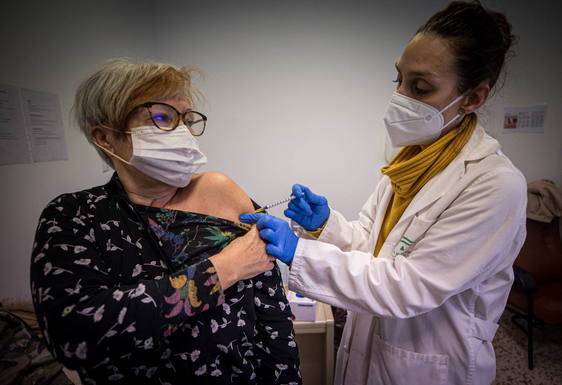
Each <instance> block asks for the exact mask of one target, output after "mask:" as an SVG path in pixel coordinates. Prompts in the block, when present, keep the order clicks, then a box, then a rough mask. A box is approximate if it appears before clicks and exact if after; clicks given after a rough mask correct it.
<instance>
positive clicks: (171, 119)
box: [129, 102, 207, 136]
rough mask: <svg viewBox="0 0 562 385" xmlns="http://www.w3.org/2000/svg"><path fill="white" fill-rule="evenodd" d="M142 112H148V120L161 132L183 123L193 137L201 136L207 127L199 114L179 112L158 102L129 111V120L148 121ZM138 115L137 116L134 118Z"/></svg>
mask: <svg viewBox="0 0 562 385" xmlns="http://www.w3.org/2000/svg"><path fill="white" fill-rule="evenodd" d="M143 112H148V115H149V117H150V120H151V121H152V123H154V125H155V126H156V127H157V128H159V129H160V130H162V131H173V130H175V129H176V127H178V126H179V124H180V121H181V122H183V123H184V124H185V125H186V126H187V128H188V129H189V131H190V132H191V134H192V135H193V136H201V135H203V132H205V127H206V126H207V117H206V116H205V115H203V114H202V113H200V112H197V111H193V110H187V111H185V112H184V113H181V112H179V111H178V110H176V109H175V107H174V106H171V105H169V104H166V103H160V102H148V103H143V104H140V105H138V106H136V107H134V108H133V109H132V110H131V113H130V114H129V116H130V117H131V118H137V119H144V120H148V118H149V117H147V116H144V114H143ZM137 114H138V116H136V115H137Z"/></svg>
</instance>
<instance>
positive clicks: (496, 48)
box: [416, 1, 515, 93]
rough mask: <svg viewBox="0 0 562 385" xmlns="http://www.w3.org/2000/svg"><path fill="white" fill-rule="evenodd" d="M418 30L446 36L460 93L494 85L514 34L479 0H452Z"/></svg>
mask: <svg viewBox="0 0 562 385" xmlns="http://www.w3.org/2000/svg"><path fill="white" fill-rule="evenodd" d="M418 33H432V34H435V35H437V36H439V37H441V38H443V39H446V40H447V42H448V43H449V45H450V47H451V48H452V50H453V54H454V56H455V57H456V63H455V65H456V68H457V74H458V76H459V83H458V84H457V89H458V91H459V92H460V93H465V92H466V91H468V90H470V89H472V88H474V87H476V86H477V85H478V84H479V83H481V82H482V81H486V80H487V81H488V82H489V84H490V88H491V89H492V88H493V87H494V85H496V83H497V81H498V78H499V76H500V74H501V73H502V68H503V67H504V63H505V61H506V58H507V57H509V56H511V55H512V51H511V50H510V48H511V45H512V43H513V42H514V40H515V36H513V35H512V34H511V25H510V24H509V22H508V21H507V19H506V17H505V16H504V15H503V14H502V13H499V12H494V11H491V10H487V9H485V8H484V7H483V6H482V4H480V2H479V1H471V2H462V1H454V2H452V3H450V4H449V5H447V7H445V9H443V10H441V11H439V12H437V13H436V14H435V15H433V16H431V17H430V18H429V20H428V21H427V22H426V23H425V24H424V25H422V26H421V27H420V28H419V29H418V31H417V32H416V34H418Z"/></svg>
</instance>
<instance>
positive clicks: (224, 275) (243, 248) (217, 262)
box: [209, 226, 275, 290]
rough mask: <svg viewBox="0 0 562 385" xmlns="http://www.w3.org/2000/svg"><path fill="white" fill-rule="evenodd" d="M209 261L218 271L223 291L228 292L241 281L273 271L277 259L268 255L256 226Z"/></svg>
mask: <svg viewBox="0 0 562 385" xmlns="http://www.w3.org/2000/svg"><path fill="white" fill-rule="evenodd" d="M209 260H210V261H211V262H212V263H213V265H214V266H215V269H217V274H218V275H219V280H220V283H221V286H222V289H223V290H226V289H227V288H229V287H230V286H232V285H233V284H235V283H236V282H238V281H240V280H243V279H248V278H252V277H255V276H256V275H258V274H261V273H264V272H266V271H269V270H271V269H273V263H274V261H275V257H271V256H269V255H267V253H266V252H265V243H264V242H263V241H262V240H261V239H260V237H259V234H258V230H257V229H256V227H255V226H254V227H252V229H251V230H250V231H248V233H246V234H245V235H244V236H242V237H239V238H236V239H235V240H233V241H232V242H231V243H230V244H229V245H228V246H226V247H225V248H224V249H223V250H222V251H221V252H220V253H218V254H216V255H213V256H212V257H210V258H209Z"/></svg>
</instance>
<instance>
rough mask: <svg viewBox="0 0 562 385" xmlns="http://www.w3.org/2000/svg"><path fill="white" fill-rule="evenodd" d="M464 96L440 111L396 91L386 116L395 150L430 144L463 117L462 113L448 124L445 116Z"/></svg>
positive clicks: (386, 126) (385, 120) (385, 119)
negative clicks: (444, 113)
mask: <svg viewBox="0 0 562 385" xmlns="http://www.w3.org/2000/svg"><path fill="white" fill-rule="evenodd" d="M464 96H465V95H460V96H459V97H458V98H456V99H455V100H453V101H452V102H451V103H449V104H448V105H447V106H446V107H445V108H443V109H442V110H441V111H439V110H438V109H436V108H435V107H433V106H430V105H429V104H426V103H423V102H420V101H419V100H416V99H413V98H410V97H408V96H404V95H402V94H399V93H398V92H396V91H394V93H393V94H392V97H391V99H390V103H389V105H388V107H387V110H386V113H385V116H384V125H385V128H386V131H387V132H388V136H389V139H390V142H391V143H392V145H393V146H394V147H402V146H409V145H413V144H427V143H430V142H431V141H433V140H434V139H436V138H438V137H439V135H441V132H442V131H443V130H444V129H445V128H447V127H448V126H449V125H451V124H452V123H453V122H454V121H456V120H457V119H459V118H460V117H461V116H462V114H460V113H459V114H457V115H456V116H455V117H454V118H452V119H451V120H450V121H448V122H447V123H446V124H444V119H443V112H445V111H446V110H448V109H449V108H450V107H451V106H453V105H454V104H456V103H457V102H458V101H459V100H461V99H462V98H463V97H464Z"/></svg>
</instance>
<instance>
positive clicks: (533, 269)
mask: <svg viewBox="0 0 562 385" xmlns="http://www.w3.org/2000/svg"><path fill="white" fill-rule="evenodd" d="M513 270H514V273H515V282H514V285H513V287H512V289H511V292H510V294H509V299H508V309H509V310H510V311H512V312H513V313H514V315H513V316H512V318H511V319H512V321H513V322H514V323H515V325H516V326H517V327H519V328H520V329H521V330H523V332H525V333H526V334H527V354H528V366H529V369H530V370H532V369H533V367H534V362H533V328H534V327H536V326H540V325H541V324H542V323H549V324H558V323H562V241H561V240H560V229H559V218H558V217H555V218H554V219H553V220H552V222H550V223H543V222H538V221H534V220H531V219H527V238H526V240H525V243H524V245H523V247H522V249H521V252H520V253H519V255H518V256H517V259H516V260H515V263H514V267H513ZM522 320H524V321H526V322H525V324H523V323H522V322H521V321H522Z"/></svg>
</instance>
